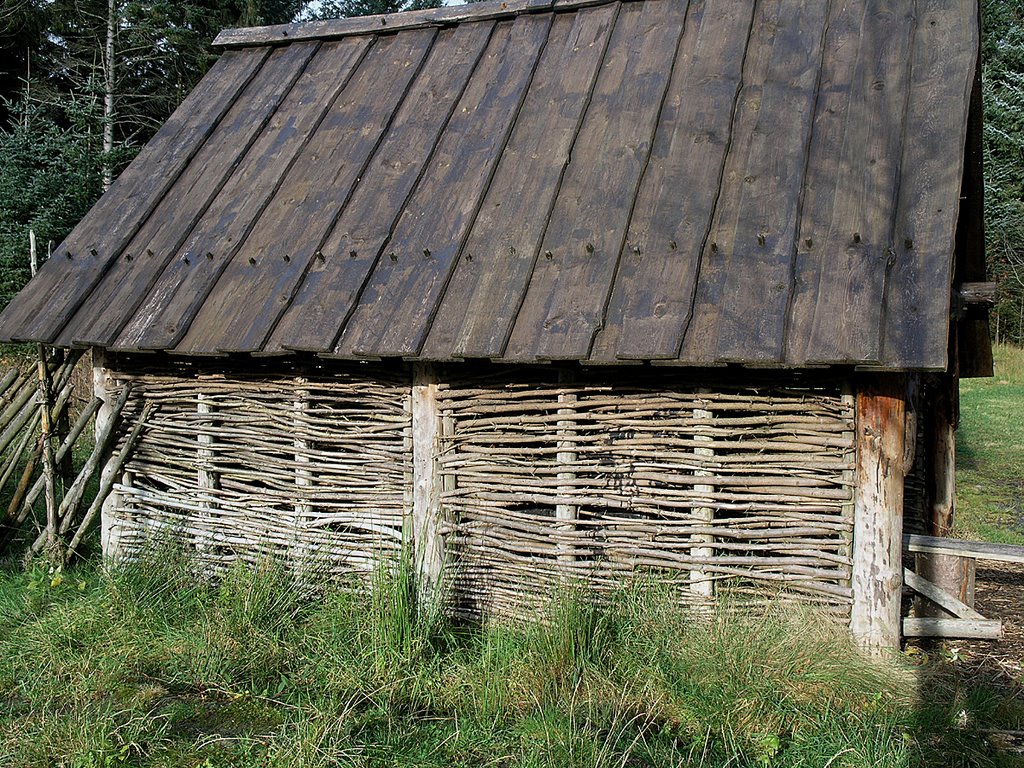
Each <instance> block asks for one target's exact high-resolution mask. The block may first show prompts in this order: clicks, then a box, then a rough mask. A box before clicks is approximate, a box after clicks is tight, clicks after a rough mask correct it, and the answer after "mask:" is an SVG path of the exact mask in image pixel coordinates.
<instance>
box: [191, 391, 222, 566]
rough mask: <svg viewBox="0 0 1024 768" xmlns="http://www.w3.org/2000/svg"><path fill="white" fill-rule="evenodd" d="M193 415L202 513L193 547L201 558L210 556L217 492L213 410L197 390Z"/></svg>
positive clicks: (198, 487)
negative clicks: (195, 428) (197, 417)
mask: <svg viewBox="0 0 1024 768" xmlns="http://www.w3.org/2000/svg"><path fill="white" fill-rule="evenodd" d="M200 381H201V380H200ZM196 413H197V414H198V416H199V424H198V429H197V432H196V441H197V444H198V448H197V451H196V458H197V462H196V488H197V490H198V491H199V509H201V510H202V511H201V512H200V513H199V519H198V521H197V526H196V528H197V530H196V541H195V547H196V550H197V551H198V552H199V553H200V555H201V556H202V555H206V556H211V555H212V551H213V542H214V535H215V534H214V531H215V529H216V527H217V525H216V516H215V515H214V505H215V502H214V499H213V494H214V491H216V490H217V474H216V472H214V470H213V453H214V451H213V434H214V424H213V415H212V414H213V407H212V406H211V405H210V400H209V396H208V395H207V394H206V393H205V392H202V391H200V392H199V393H198V394H197V395H196Z"/></svg>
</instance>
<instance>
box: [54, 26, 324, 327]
mask: <svg viewBox="0 0 1024 768" xmlns="http://www.w3.org/2000/svg"><path fill="white" fill-rule="evenodd" d="M317 47H318V44H317V43H300V44H297V45H290V46H287V47H285V48H279V49H277V50H275V51H274V53H272V54H271V56H270V58H269V59H267V61H266V63H265V64H264V66H263V68H262V69H261V70H260V71H259V73H258V74H257V75H256V77H254V78H253V80H252V81H251V82H250V83H249V85H248V86H247V87H246V89H245V91H244V92H243V93H242V94H241V95H240V96H239V97H238V99H237V100H236V101H235V103H234V104H233V105H232V107H231V109H230V110H229V111H228V113H227V114H226V115H225V116H224V118H223V120H221V122H220V124H218V126H217V128H216V129H215V130H214V132H213V133H212V134H211V136H210V137H209V139H207V141H206V142H205V143H204V144H203V146H202V148H201V149H200V150H199V151H198V152H197V153H196V156H195V158H193V160H192V162H190V163H189V164H188V167H187V168H186V169H185V171H184V172H183V173H182V174H181V176H180V177H179V178H178V180H177V181H176V182H175V184H174V186H173V187H171V189H170V190H168V192H167V194H166V195H165V196H164V197H163V198H162V199H161V200H160V203H159V205H158V206H157V207H156V209H155V210H154V211H153V214H152V215H151V216H150V217H149V218H148V219H146V222H145V223H144V224H143V225H142V228H141V229H140V230H139V231H138V232H137V233H136V234H135V236H134V237H133V238H132V240H131V242H129V243H128V245H126V246H125V248H124V250H123V251H122V252H121V253H120V255H119V256H118V258H117V260H116V261H115V262H114V263H113V264H111V266H110V268H109V269H108V270H107V272H106V274H105V275H104V276H103V279H102V280H101V281H100V283H99V284H98V285H97V286H96V287H95V288H94V289H93V292H92V293H91V294H90V296H89V300H88V301H86V302H85V303H84V304H82V306H81V307H80V308H79V310H78V312H77V313H75V316H74V317H73V318H72V319H71V320H70V321H69V322H68V324H67V325H66V326H65V327H64V330H63V331H62V332H61V335H60V336H59V337H58V338H57V341H56V343H57V344H64V345H71V344H72V343H74V344H81V345H86V346H106V345H108V344H110V343H111V342H113V341H114V339H116V338H117V334H118V332H119V331H120V330H121V328H122V326H123V325H124V324H125V323H126V322H127V321H128V320H129V319H130V318H131V316H132V315H133V314H134V313H135V310H136V309H138V307H139V305H140V304H141V303H142V301H143V300H144V299H145V298H146V296H147V295H148V294H149V291H150V289H151V288H152V287H153V284H154V283H155V282H156V280H157V279H158V278H159V277H160V274H161V272H163V269H164V267H165V266H166V265H167V262H168V261H169V260H170V259H172V258H173V257H174V254H175V253H177V251H178V248H179V247H180V246H181V244H182V242H183V241H184V240H185V238H186V237H187V235H188V233H189V232H191V231H192V228H193V227H194V226H195V224H196V222H197V221H198V220H199V218H200V217H201V216H202V215H203V213H204V212H205V211H206V208H207V206H209V204H210V203H211V202H212V200H213V198H214V197H215V196H216V194H217V193H218V192H219V191H220V189H221V187H223V185H224V183H225V182H226V181H227V179H228V177H229V176H230V175H231V172H232V171H233V170H234V168H235V166H236V165H237V164H238V163H239V162H240V161H241V159H242V158H243V157H244V156H245V154H246V152H247V151H248V150H249V147H250V146H251V145H252V143H253V142H254V141H255V140H256V138H257V136H259V134H260V131H262V130H263V128H264V126H265V125H266V123H267V121H268V120H269V119H270V116H271V115H272V114H273V113H274V111H275V110H276V109H277V107H278V106H279V105H280V103H281V100H282V99H283V98H284V97H285V95H286V94H287V93H288V91H289V90H290V89H291V87H292V85H293V84H294V83H295V80H296V79H297V78H298V77H299V75H300V74H301V73H302V70H303V69H304V68H305V66H306V64H307V63H308V61H309V59H310V57H312V56H313V54H314V53H315V51H316V49H317ZM194 256H195V257H197V258H202V257H203V255H202V254H194Z"/></svg>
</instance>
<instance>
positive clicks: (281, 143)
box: [111, 38, 371, 350]
mask: <svg viewBox="0 0 1024 768" xmlns="http://www.w3.org/2000/svg"><path fill="white" fill-rule="evenodd" d="M370 44H371V41H370V40H368V39H365V38H356V39H352V40H345V41H341V42H338V43H330V44H325V45H323V46H322V47H321V48H320V50H319V51H318V52H317V55H316V56H315V57H314V58H313V60H312V61H311V62H310V63H309V65H308V66H307V67H306V70H305V72H303V75H302V77H300V78H299V80H298V81H297V82H296V83H295V85H294V86H292V89H291V91H290V92H289V93H288V97H287V98H286V99H285V101H284V102H283V103H282V105H281V107H280V108H279V109H278V111H277V113H275V115H274V117H273V118H272V119H271V120H270V122H269V124H268V125H267V126H266V128H265V129H264V130H263V131H262V132H261V133H260V136H259V138H258V139H257V140H256V142H255V143H254V144H253V145H252V147H250V149H249V151H248V152H247V153H246V155H245V157H244V158H243V159H242V161H241V162H240V163H239V164H238V166H236V168H235V169H234V172H233V173H232V175H231V178H230V179H228V181H227V183H226V184H225V185H224V186H223V187H222V188H221V190H220V192H218V194H217V196H216V197H215V198H214V200H213V202H212V203H211V204H210V206H209V207H208V208H207V210H206V212H205V213H204V215H203V218H202V219H201V220H200V221H199V222H198V223H197V225H196V226H195V227H194V228H193V229H192V232H191V233H190V234H189V236H188V238H187V239H186V241H185V243H184V244H183V245H182V246H181V247H180V248H179V249H178V251H177V253H176V254H175V258H174V259H172V260H171V261H170V262H169V263H168V264H167V266H166V267H165V268H164V270H163V272H162V273H161V275H160V277H159V279H158V280H157V281H156V283H155V284H154V285H153V287H152V288H151V289H150V292H149V296H148V297H147V299H146V301H145V302H143V303H142V305H141V306H140V307H139V309H138V310H137V311H136V312H135V314H134V316H133V317H132V319H131V320H130V321H129V322H128V323H127V325H126V326H125V327H124V329H122V331H121V333H120V334H119V335H118V338H117V340H116V341H115V342H114V344H113V345H111V346H112V347H113V348H114V349H119V350H138V349H169V348H172V347H173V346H175V344H177V342H178V341H179V340H180V339H181V338H182V336H183V335H184V333H185V331H186V330H187V329H188V326H189V324H190V323H191V321H192V318H193V317H195V314H196V313H197V312H198V311H199V308H200V307H201V306H202V304H203V301H204V300H205V298H206V295H207V293H208V292H209V290H210V289H211V288H212V287H213V285H214V284H215V283H216V281H217V278H218V277H219V275H220V273H221V271H222V270H223V269H224V267H225V266H226V265H227V263H228V261H229V260H230V258H231V256H232V255H233V254H234V252H235V251H236V250H237V249H238V247H239V246H240V245H241V243H242V242H243V241H244V240H245V236H246V234H247V233H248V232H249V230H250V229H251V227H252V225H253V223H254V222H255V220H256V219H257V217H258V216H259V214H260V213H261V212H262V210H263V208H264V206H266V204H267V203H268V202H269V200H270V199H271V196H272V195H273V193H274V190H275V189H276V188H277V186H278V184H280V182H281V179H282V178H283V177H284V175H285V173H286V172H287V170H288V167H289V165H290V164H291V162H292V161H293V160H294V158H295V157H296V155H297V154H298V152H299V151H300V150H301V148H302V146H303V145H304V143H305V141H306V140H307V139H308V138H309V136H310V135H311V134H312V133H313V131H314V130H315V129H316V126H317V124H318V123H319V122H320V120H321V119H322V117H323V116H324V115H325V114H326V113H327V111H328V110H329V109H330V107H331V105H332V104H333V103H334V99H335V98H336V97H337V95H338V93H339V92H340V91H341V89H342V88H343V87H344V85H345V82H346V79H347V76H348V74H349V73H351V71H352V69H353V68H354V67H355V65H356V63H357V62H358V61H359V59H360V58H361V57H362V56H363V54H364V53H365V52H366V50H367V48H368V47H369V46H370ZM186 254H195V255H198V256H199V258H190V259H189V260H188V261H187V262H186V260H185V255H186Z"/></svg>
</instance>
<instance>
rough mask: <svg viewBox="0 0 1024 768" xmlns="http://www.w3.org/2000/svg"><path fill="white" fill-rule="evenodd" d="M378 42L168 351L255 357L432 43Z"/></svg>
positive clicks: (410, 35) (429, 34)
mask: <svg viewBox="0 0 1024 768" xmlns="http://www.w3.org/2000/svg"><path fill="white" fill-rule="evenodd" d="M435 34H436V33H435V32H434V30H430V29H423V30H414V31H411V32H407V33H403V34H401V35H394V36H388V37H383V38H381V39H380V41H379V42H378V43H377V44H376V45H374V47H373V49H372V50H371V51H370V52H369V53H368V54H367V56H366V58H364V59H363V61H362V63H361V64H360V65H359V67H358V68H357V69H356V71H355V73H354V74H353V75H352V77H351V79H350V80H349V82H348V84H347V85H346V86H345V90H344V91H342V93H341V95H340V96H339V97H338V99H337V100H336V101H335V103H334V105H333V106H332V108H331V111H330V112H329V113H328V115H327V116H326V117H325V118H324V120H323V121H322V122H321V123H320V125H319V126H317V129H316V131H315V133H314V134H313V136H312V137H311V138H310V140H309V141H308V142H307V143H306V146H305V147H303V149H302V151H301V152H300V154H299V156H298V157H297V158H296V160H295V162H294V163H293V164H292V166H291V168H290V169H289V170H288V173H287V175H286V176H285V178H284V180H283V181H282V183H281V186H280V187H279V188H278V190H277V192H276V193H275V194H274V197H273V199H272V200H271V201H270V202H269V203H268V205H267V207H266V208H265V209H264V211H263V213H262V214H261V215H260V218H259V220H258V221H257V222H256V224H255V226H254V227H253V229H252V231H251V232H250V233H249V234H248V236H247V237H246V238H245V242H243V243H242V245H241V247H240V248H239V249H238V251H237V252H236V253H235V255H234V256H233V257H232V258H231V261H230V262H229V263H228V264H227V266H226V268H225V269H224V272H223V274H222V275H221V276H220V277H219V278H218V280H217V284H216V286H215V287H214V288H213V290H212V291H211V292H210V295H209V296H208V297H207V299H206V301H205V302H204V303H203V306H202V309H201V310H200V311H199V313H198V314H197V315H196V318H195V320H194V321H193V322H192V325H191V326H190V328H189V331H188V333H187V334H186V335H185V337H184V338H183V339H182V341H181V342H180V343H179V344H178V345H177V347H176V350H177V351H179V352H183V353H186V354H211V353H216V352H252V351H255V350H259V349H260V347H261V346H262V345H263V342H264V340H265V339H266V337H267V334H268V333H269V331H270V330H271V329H272V328H273V326H274V324H275V323H276V322H277V319H278V317H280V314H281V312H282V311H283V310H284V309H285V307H287V305H288V302H289V301H290V300H291V297H292V293H293V292H294V290H295V288H296V287H297V284H298V282H299V280H301V279H302V275H303V273H304V272H305V269H306V267H307V266H308V265H309V263H310V262H311V261H312V260H313V258H314V254H315V253H317V252H318V251H319V249H320V245H321V244H322V242H323V239H324V238H325V237H326V236H327V233H328V231H329V230H330V228H331V225H332V224H333V223H334V222H335V220H336V218H337V216H338V215H339V213H340V211H341V210H342V209H343V208H344V206H345V204H346V203H347V202H348V200H349V198H350V196H351V194H352V190H353V188H354V187H355V185H356V184H357V182H358V181H359V179H360V178H361V177H362V175H363V172H364V171H365V170H366V167H367V165H368V163H369V162H370V160H371V158H372V157H373V154H374V151H375V150H376V148H377V146H378V144H379V143H380V141H381V140H382V138H383V137H384V135H385V134H386V133H387V131H388V129H389V127H390V125H391V120H392V118H393V116H394V114H395V112H396V110H397V109H398V106H399V104H400V103H401V101H402V98H403V97H404V96H405V94H406V91H407V89H408V87H409V84H410V83H411V82H412V80H413V79H414V77H415V76H416V74H417V73H418V72H419V70H420V67H421V66H422V64H423V61H424V60H425V58H426V55H427V52H428V51H429V50H430V47H431V45H432V44H433V41H434V36H435Z"/></svg>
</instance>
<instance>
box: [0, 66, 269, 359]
mask: <svg viewBox="0 0 1024 768" xmlns="http://www.w3.org/2000/svg"><path fill="white" fill-rule="evenodd" d="M268 54H269V50H268V49H263V48H261V49H257V50H253V51H246V52H232V53H230V55H225V56H222V57H221V58H220V59H219V60H218V61H217V63H216V64H215V65H214V66H213V67H212V68H211V70H210V71H209V72H208V73H207V75H206V77H204V78H203V79H202V80H201V81H200V82H199V85H197V86H196V87H195V89H194V90H193V91H192V93H190V94H189V95H188V97H187V98H186V99H185V100H184V101H183V102H182V103H181V105H180V106H179V107H178V108H177V109H176V110H175V111H174V114H172V115H171V117H170V118H169V119H168V120H167V122H166V123H164V125H163V127H162V128H161V129H160V130H159V131H157V133H156V135H155V136H154V137H153V138H152V139H151V140H150V142H149V143H148V144H147V145H146V146H145V148H144V149H143V150H142V151H141V152H140V153H139V155H138V156H137V157H136V158H135V160H133V161H132V163H131V164H130V165H129V166H128V167H127V168H126V169H125V170H124V171H123V172H122V173H121V175H120V176H119V177H118V178H117V180H116V181H115V182H114V184H113V185H112V186H111V188H110V189H109V190H108V191H107V193H106V194H105V195H103V197H101V198H100V200H99V202H97V203H96V205H94V206H93V208H92V210H91V211H89V213H88V214H86V216H85V218H84V219H82V221H81V222H79V224H78V225H77V226H76V227H75V228H74V229H73V230H72V231H71V234H70V235H68V237H67V239H65V240H64V242H63V243H62V244H61V245H60V246H59V247H58V248H57V250H56V251H54V254H53V257H52V258H51V259H49V260H48V261H47V262H46V263H44V264H43V266H42V267H41V268H40V270H39V273H38V274H37V275H36V276H35V278H34V279H33V280H32V284H31V287H30V288H27V289H26V290H24V291H22V292H21V293H19V294H18V295H17V296H15V297H14V299H12V300H11V303H10V304H8V305H7V307H6V308H5V309H4V311H3V313H2V314H0V329H2V332H3V334H4V335H5V336H9V337H10V338H12V339H17V340H19V341H29V340H32V341H42V342H46V343H49V342H51V341H52V340H53V339H54V338H56V336H57V335H58V334H59V333H60V331H61V329H62V328H63V327H64V325H65V323H66V322H67V321H68V319H69V318H70V317H71V315H72V314H73V313H74V312H75V310H77V309H78V307H79V305H80V304H81V303H82V302H83V301H85V300H86V298H87V297H88V295H89V293H90V292H91V291H92V288H93V286H94V285H96V283H97V282H98V281H99V280H100V278H101V277H102V276H103V274H104V272H105V271H106V269H107V267H108V266H109V265H110V263H111V262H112V261H113V260H114V259H115V258H116V257H117V256H118V254H119V253H120V252H121V250H122V249H123V248H124V246H125V244H127V243H128V241H129V240H130V239H131V237H132V235H134V234H135V232H136V231H137V230H138V228H139V226H140V225H141V224H142V222H143V221H145V219H146V217H147V216H148V215H149V214H150V212H151V211H152V210H153V208H154V207H155V206H156V204H157V203H158V202H159V201H160V199H161V198H163V196H164V195H165V194H166V192H167V190H168V189H170V187H171V186H172V185H173V184H174V182H175V181H176V179H177V178H178V175H179V174H180V173H181V171H182V170H183V169H184V168H185V166H186V165H187V164H188V163H189V161H190V160H191V159H192V157H193V156H194V155H195V153H196V152H197V151H198V150H199V148H200V147H201V146H202V145H203V143H204V142H205V141H206V139H207V137H208V136H209V134H210V132H211V131H212V130H213V129H214V127H215V126H216V125H217V123H218V122H219V121H220V119H221V117H222V116H223V115H224V114H225V113H226V112H227V111H228V109H229V108H230V107H231V105H232V104H233V103H234V101H235V98H236V97H237V96H238V94H239V93H240V92H241V91H242V89H243V88H245V86H246V84H247V83H248V82H249V80H250V79H251V78H252V77H253V76H254V75H255V74H256V72H257V71H258V70H259V69H260V66H261V65H262V64H263V61H264V59H265V58H266V57H267V55H268ZM40 308H45V311H40Z"/></svg>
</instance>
